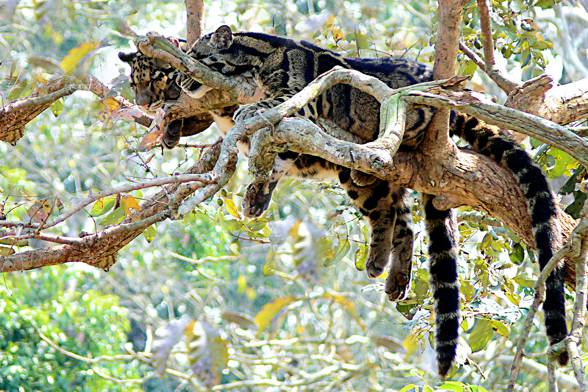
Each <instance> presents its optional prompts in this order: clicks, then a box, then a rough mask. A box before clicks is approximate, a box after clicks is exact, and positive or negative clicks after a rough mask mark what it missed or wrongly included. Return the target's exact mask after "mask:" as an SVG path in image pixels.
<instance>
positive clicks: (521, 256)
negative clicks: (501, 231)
mask: <svg viewBox="0 0 588 392" xmlns="http://www.w3.org/2000/svg"><path fill="white" fill-rule="evenodd" d="M510 259H511V260H512V261H513V262H515V263H517V264H520V263H522V262H523V260H525V248H523V246H522V245H521V244H519V243H518V242H517V243H516V244H514V247H513V249H512V252H511V254H510Z"/></svg>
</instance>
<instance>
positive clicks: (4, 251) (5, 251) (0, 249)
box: [0, 246, 15, 256]
mask: <svg viewBox="0 0 588 392" xmlns="http://www.w3.org/2000/svg"><path fill="white" fill-rule="evenodd" d="M14 253H15V250H14V249H13V248H9V247H7V246H0V256H10V255H13V254H14Z"/></svg>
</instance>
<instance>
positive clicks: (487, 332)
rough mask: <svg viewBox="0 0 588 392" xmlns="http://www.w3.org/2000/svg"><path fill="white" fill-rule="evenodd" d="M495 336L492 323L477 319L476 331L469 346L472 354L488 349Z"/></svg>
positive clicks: (472, 334)
mask: <svg viewBox="0 0 588 392" xmlns="http://www.w3.org/2000/svg"><path fill="white" fill-rule="evenodd" d="M492 336H494V329H493V328H492V323H491V322H490V320H488V319H477V321H476V325H474V330H473V331H472V332H471V333H470V337H469V344H470V348H471V349H472V352H476V351H480V350H482V349H485V348H486V345H488V342H490V340H491V339H492Z"/></svg>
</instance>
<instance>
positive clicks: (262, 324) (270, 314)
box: [255, 296, 296, 332]
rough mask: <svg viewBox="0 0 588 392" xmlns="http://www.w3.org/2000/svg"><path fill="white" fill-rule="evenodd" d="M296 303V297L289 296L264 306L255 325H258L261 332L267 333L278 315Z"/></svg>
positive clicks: (256, 316) (257, 315)
mask: <svg viewBox="0 0 588 392" xmlns="http://www.w3.org/2000/svg"><path fill="white" fill-rule="evenodd" d="M294 301H296V298H295V297H292V296H287V297H281V298H278V299H276V300H274V301H272V302H270V303H267V304H265V305H263V307H262V308H261V310H260V311H259V313H257V314H256V315H255V323H256V324H257V328H259V332H262V331H265V330H266V329H267V328H268V327H269V326H270V324H271V323H272V321H273V320H274V318H275V317H276V316H277V315H278V313H280V312H281V311H282V309H284V308H285V307H286V306H288V305H290V304H291V303H292V302H294Z"/></svg>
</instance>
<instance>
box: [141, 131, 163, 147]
mask: <svg viewBox="0 0 588 392" xmlns="http://www.w3.org/2000/svg"><path fill="white" fill-rule="evenodd" d="M162 137H163V131H162V130H161V129H160V128H159V127H153V128H152V129H151V130H150V131H149V132H147V134H145V136H143V137H142V138H141V142H140V143H139V150H140V151H149V150H152V149H153V148H155V147H157V146H159V145H160V144H161V142H160V141H161V138H162Z"/></svg>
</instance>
